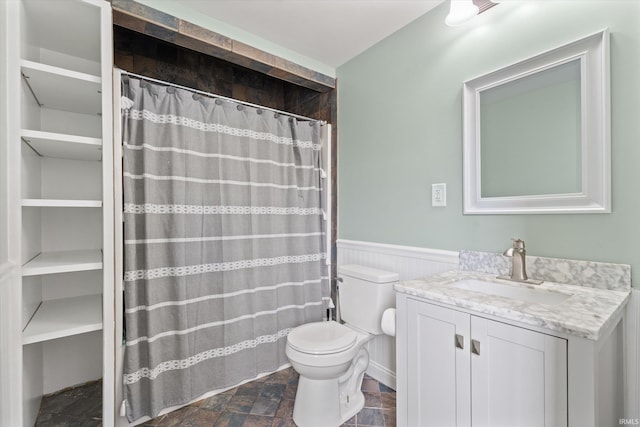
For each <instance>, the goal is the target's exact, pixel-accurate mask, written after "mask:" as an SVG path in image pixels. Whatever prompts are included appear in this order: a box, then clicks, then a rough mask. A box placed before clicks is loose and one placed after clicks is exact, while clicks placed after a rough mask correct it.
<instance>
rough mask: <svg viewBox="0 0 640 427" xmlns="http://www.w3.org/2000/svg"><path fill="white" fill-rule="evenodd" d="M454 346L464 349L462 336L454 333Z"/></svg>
mask: <svg viewBox="0 0 640 427" xmlns="http://www.w3.org/2000/svg"><path fill="white" fill-rule="evenodd" d="M456 348H460V349H464V337H463V336H462V335H460V334H456Z"/></svg>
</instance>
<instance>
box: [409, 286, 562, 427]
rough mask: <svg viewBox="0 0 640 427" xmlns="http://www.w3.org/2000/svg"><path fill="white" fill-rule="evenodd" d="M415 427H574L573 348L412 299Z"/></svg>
mask: <svg viewBox="0 0 640 427" xmlns="http://www.w3.org/2000/svg"><path fill="white" fill-rule="evenodd" d="M406 309H407V328H406V343H407V352H406V353H407V360H408V366H409V375H408V376H407V391H408V393H407V397H408V399H407V420H406V423H402V422H401V423H400V425H407V426H445V425H446V426H459V427H460V426H470V425H473V426H492V427H494V426H495V427H497V426H516V425H517V426H522V427H525V426H566V425H567V410H566V409H567V375H566V374H567V369H566V367H567V358H566V351H567V342H566V340H564V339H561V338H556V337H552V336H549V335H545V334H542V333H539V332H533V331H529V330H526V329H522V328H518V327H515V326H511V325H507V324H505V323H500V322H496V321H493V320H489V319H485V318H483V317H479V316H475V315H470V314H468V313H463V312H460V311H456V310H453V309H449V308H444V307H441V306H437V305H434V304H429V303H426V302H422V301H418V300H415V299H408V300H407V302H406Z"/></svg>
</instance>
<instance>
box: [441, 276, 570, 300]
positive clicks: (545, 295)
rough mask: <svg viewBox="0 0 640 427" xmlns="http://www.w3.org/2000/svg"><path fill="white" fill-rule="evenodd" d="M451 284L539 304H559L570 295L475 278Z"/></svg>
mask: <svg viewBox="0 0 640 427" xmlns="http://www.w3.org/2000/svg"><path fill="white" fill-rule="evenodd" d="M451 286H452V287H454V288H458V289H466V290H469V291H474V292H481V293H483V294H488V295H498V296H501V297H505V298H511V299H517V300H520V301H525V302H530V303H541V304H560V303H561V302H562V301H564V300H566V299H567V298H569V297H570V296H571V295H569V294H562V293H559V292H553V291H546V290H543V289H530V288H527V287H524V286H520V285H518V284H515V283H514V284H513V285H507V284H502V283H495V282H488V281H485V280H475V279H464V280H459V281H457V282H455V283H453V284H452V285H451Z"/></svg>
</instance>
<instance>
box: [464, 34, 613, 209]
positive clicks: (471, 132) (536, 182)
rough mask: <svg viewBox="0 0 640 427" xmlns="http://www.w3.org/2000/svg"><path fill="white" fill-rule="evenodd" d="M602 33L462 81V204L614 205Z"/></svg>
mask: <svg viewBox="0 0 640 427" xmlns="http://www.w3.org/2000/svg"><path fill="white" fill-rule="evenodd" d="M608 51H609V34H608V31H606V30H605V31H601V32H599V33H597V34H594V35H592V36H589V37H586V38H583V39H580V40H578V41H575V42H572V43H569V44H566V45H564V46H562V47H560V48H557V49H554V50H552V51H549V52H545V53H543V54H541V55H537V56H535V57H533V58H529V59H527V60H524V61H521V62H518V63H516V64H513V65H510V66H508V67H505V68H502V69H500V70H497V71H494V72H492V73H489V74H486V75H484V76H481V77H478V78H475V79H473V80H469V81H467V82H465V83H464V147H463V148H464V213H465V214H525V213H605V212H611V195H610V137H609V61H608Z"/></svg>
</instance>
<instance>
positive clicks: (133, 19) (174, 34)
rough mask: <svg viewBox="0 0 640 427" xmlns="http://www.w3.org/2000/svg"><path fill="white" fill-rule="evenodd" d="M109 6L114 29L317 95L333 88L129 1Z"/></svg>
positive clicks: (326, 80)
mask: <svg viewBox="0 0 640 427" xmlns="http://www.w3.org/2000/svg"><path fill="white" fill-rule="evenodd" d="M111 3H112V10H113V24H114V25H118V26H120V27H124V28H127V29H130V30H133V31H136V32H139V33H143V34H146V35H149V36H152V37H155V38H157V39H160V40H163V41H165V42H168V43H172V44H175V45H178V46H182V47H185V48H188V49H191V50H194V51H197V52H201V53H204V54H207V55H211V56H213V57H216V58H220V59H223V60H225V61H228V62H231V63H233V64H236V65H240V66H242V67H246V68H249V69H251V70H254V71H258V72H261V73H264V74H267V75H269V76H272V77H276V78H278V79H281V80H284V81H287V82H289V83H293V84H296V85H299V86H303V87H306V88H309V89H313V90H315V91H318V92H328V91H330V90H332V89H334V88H335V87H336V80H335V78H333V77H330V76H327V75H325V74H322V73H319V72H317V71H314V70H312V69H310V68H306V67H303V66H301V65H299V64H296V63H294V62H292V61H289V60H287V59H284V58H281V57H279V56H275V55H272V54H270V53H267V52H265V51H263V50H260V49H256V48H254V47H252V46H249V45H247V44H245V43H241V42H239V41H237V40H233V39H231V38H229V37H226V36H223V35H222V34H219V33H216V32H214V31H211V30H208V29H206V28H203V27H200V26H198V25H195V24H193V23H191V22H188V21H185V20H183V19H180V18H177V17H175V16H172V15H169V14H167V13H164V12H161V11H159V10H156V9H153V8H151V7H148V6H145V5H143V4H141V3H137V2H134V1H132V0H112V2H111Z"/></svg>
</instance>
